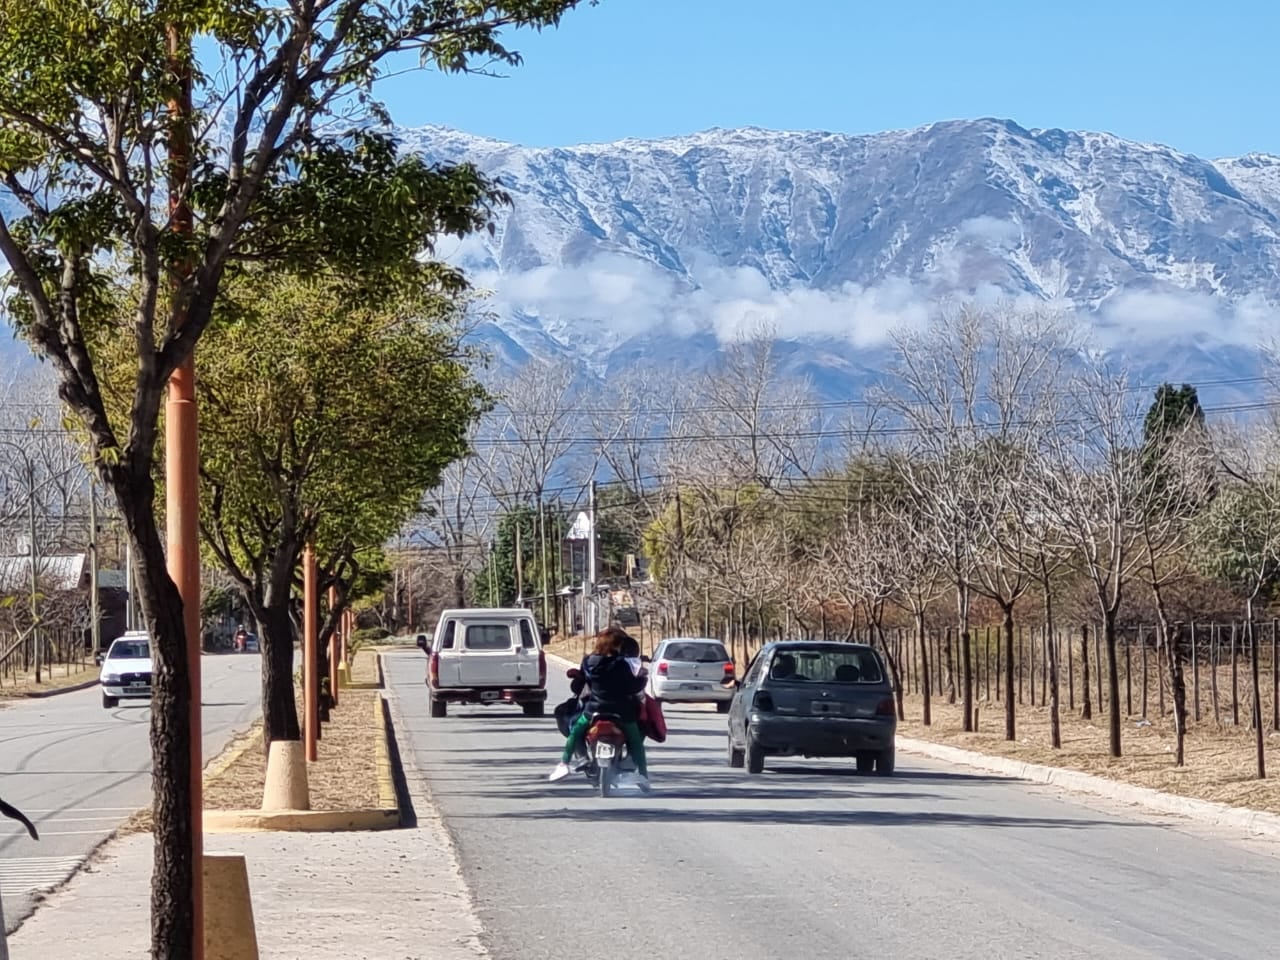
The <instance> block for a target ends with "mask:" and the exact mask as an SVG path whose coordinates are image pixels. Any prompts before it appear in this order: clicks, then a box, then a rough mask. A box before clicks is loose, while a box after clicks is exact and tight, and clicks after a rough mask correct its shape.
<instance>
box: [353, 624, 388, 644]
mask: <svg viewBox="0 0 1280 960" xmlns="http://www.w3.org/2000/svg"><path fill="white" fill-rule="evenodd" d="M389 636H391V631H390V630H387V629H385V628H383V627H361V628H360V629H359V630H357V631H355V632H354V633H353V634H351V640H352V642H353V644H355V645H357V646H358V645H360V644H365V643H377V642H378V641H379V640H385V639H387V637H389Z"/></svg>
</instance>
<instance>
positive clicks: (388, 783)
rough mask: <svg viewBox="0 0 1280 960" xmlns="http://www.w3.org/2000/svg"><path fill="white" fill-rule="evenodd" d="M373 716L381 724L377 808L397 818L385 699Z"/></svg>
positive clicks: (397, 802) (397, 801) (378, 700)
mask: <svg viewBox="0 0 1280 960" xmlns="http://www.w3.org/2000/svg"><path fill="white" fill-rule="evenodd" d="M378 664H379V667H381V664H382V656H381V655H379V656H378ZM373 712H374V716H375V717H376V718H377V721H378V722H379V723H381V724H382V736H381V737H379V738H378V753H377V763H378V806H379V807H381V808H383V809H385V810H390V809H394V810H395V811H396V815H397V817H399V816H400V813H401V810H400V798H399V797H397V796H396V779H395V770H393V769H392V767H391V745H390V743H389V740H390V738H391V736H392V733H391V716H390V712H389V711H388V710H387V701H386V698H385V697H378V698H377V700H376V701H375V702H374V705H373Z"/></svg>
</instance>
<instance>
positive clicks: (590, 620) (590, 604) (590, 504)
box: [582, 476, 600, 636]
mask: <svg viewBox="0 0 1280 960" xmlns="http://www.w3.org/2000/svg"><path fill="white" fill-rule="evenodd" d="M587 524H588V526H589V527H590V529H588V530H587V576H586V578H585V579H586V582H587V588H586V589H585V590H583V591H582V592H583V593H584V594H585V595H586V599H587V617H586V622H585V623H584V624H583V626H584V627H585V628H586V631H587V635H588V636H590V635H592V634H595V633H599V631H600V627H599V624H598V621H599V617H598V615H597V611H596V479H595V477H594V476H592V478H591V485H590V486H588V487H587Z"/></svg>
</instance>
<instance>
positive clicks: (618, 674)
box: [573, 653, 648, 720]
mask: <svg viewBox="0 0 1280 960" xmlns="http://www.w3.org/2000/svg"><path fill="white" fill-rule="evenodd" d="M578 670H579V673H578V676H577V677H575V678H574V681H573V688H574V693H579V692H581V690H582V684H581V683H580V682H579V681H580V680H582V679H583V678H584V677H585V678H586V679H585V682H586V683H587V684H590V686H591V694H590V696H589V697H588V699H587V711H588V712H590V713H614V714H617V715H618V716H619V717H620V718H621V719H623V720H635V719H636V718H637V717H638V716H639V709H638V706H637V704H636V694H638V693H640V692H641V691H643V690H644V688H645V684H646V683H647V682H648V678H647V677H645V675H644V674H643V673H641V674H640V675H639V676H637V675H636V674H634V673H632V672H631V667H630V665H628V663H627V661H626V660H625V659H624V658H622V657H599V656H596V655H595V654H594V653H593V654H591V655H590V656H588V657H587V658H586V659H585V660H583V661H582V666H581V667H579V668H578Z"/></svg>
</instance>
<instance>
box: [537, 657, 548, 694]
mask: <svg viewBox="0 0 1280 960" xmlns="http://www.w3.org/2000/svg"><path fill="white" fill-rule="evenodd" d="M546 685H547V651H545V650H539V651H538V686H540V687H545V686H546Z"/></svg>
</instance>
